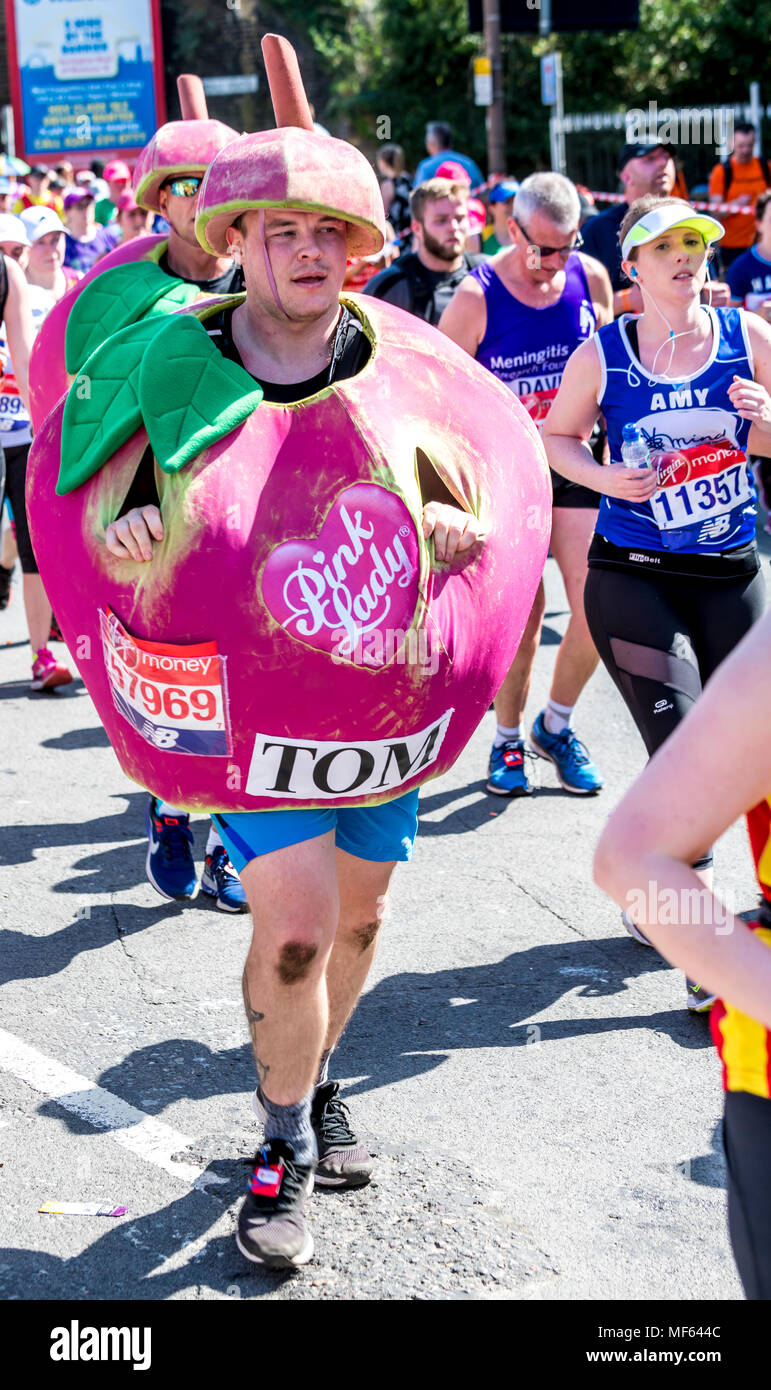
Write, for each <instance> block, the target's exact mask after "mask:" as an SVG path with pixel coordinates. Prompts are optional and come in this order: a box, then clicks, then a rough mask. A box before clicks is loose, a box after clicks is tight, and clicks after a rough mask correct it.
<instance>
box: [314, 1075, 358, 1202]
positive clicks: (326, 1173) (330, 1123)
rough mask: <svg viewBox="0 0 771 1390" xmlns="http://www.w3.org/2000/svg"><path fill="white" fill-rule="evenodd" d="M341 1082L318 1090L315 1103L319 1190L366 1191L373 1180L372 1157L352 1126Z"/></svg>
mask: <svg viewBox="0 0 771 1390" xmlns="http://www.w3.org/2000/svg"><path fill="white" fill-rule="evenodd" d="M339 1090H340V1085H339V1082H337V1081H325V1082H324V1083H323V1085H321V1086H317V1087H316V1094H315V1095H314V1097H313V1100H312V1101H311V1124H312V1125H313V1132H314V1134H315V1135H316V1143H317V1145H318V1150H319V1161H318V1165H317V1167H316V1186H317V1187H364V1185H365V1183H368V1182H369V1180H370V1178H371V1177H372V1155H371V1154H370V1153H368V1152H367V1150H366V1149H365V1147H364V1145H363V1144H360V1143H359V1141H358V1139H357V1138H356V1135H355V1134H354V1132H353V1130H352V1129H351V1126H350V1124H349V1123H348V1106H347V1105H344V1104H343V1102H342V1101H341V1099H340V1097H339V1095H338V1092H339Z"/></svg>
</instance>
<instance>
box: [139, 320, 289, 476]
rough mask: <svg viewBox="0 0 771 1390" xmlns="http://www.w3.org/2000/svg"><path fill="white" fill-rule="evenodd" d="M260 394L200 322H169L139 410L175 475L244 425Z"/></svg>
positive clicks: (150, 349) (147, 368)
mask: <svg viewBox="0 0 771 1390" xmlns="http://www.w3.org/2000/svg"><path fill="white" fill-rule="evenodd" d="M262 394H263V393H262V387H261V386H259V385H258V384H257V382H256V381H255V380H254V378H253V377H251V376H250V375H249V373H248V372H247V371H245V370H244V368H243V367H240V366H239V365H238V363H237V362H231V361H229V360H228V359H227V358H226V357H223V356H222V354H221V353H220V352H219V351H218V350H217V348H216V347H215V346H214V344H213V343H212V341H211V339H210V338H209V335H208V333H207V332H206V329H205V328H204V327H203V326H202V324H200V323H199V322H198V320H197V318H195V317H193V316H192V315H188V314H185V315H182V314H180V315H178V316H174V317H173V318H170V319H167V320H166V321H165V322H164V323H162V326H161V330H160V332H159V333H158V334H157V335H156V336H155V337H154V338H153V339H152V341H151V342H150V343H149V344H148V346H147V349H146V351H145V355H144V358H143V360H142V365H141V369H140V373H139V405H140V408H141V412H142V418H143V420H144V422H145V425H146V427H147V433H148V435H149V437H150V444H151V446H152V450H153V453H154V454H155V457H156V458H157V460H158V464H159V466H160V467H161V468H162V469H163V471H164V472H165V473H176V472H177V471H178V470H179V469H180V468H182V467H183V466H184V465H185V464H186V463H189V462H190V460H191V459H194V458H196V457H197V455H198V454H201V453H203V450H204V449H207V448H208V447H209V445H211V444H216V442H217V440H218V439H222V438H223V437H224V436H225V435H226V434H230V432H231V430H234V429H236V428H237V426H238V425H241V424H243V422H244V420H246V419H248V417H249V416H250V415H251V413H252V411H253V410H256V408H257V406H258V405H259V404H260V401H261V400H262Z"/></svg>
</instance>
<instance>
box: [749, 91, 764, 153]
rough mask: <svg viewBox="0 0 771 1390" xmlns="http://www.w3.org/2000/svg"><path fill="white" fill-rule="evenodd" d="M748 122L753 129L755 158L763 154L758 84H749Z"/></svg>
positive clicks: (761, 116)
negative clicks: (750, 122)
mask: <svg viewBox="0 0 771 1390" xmlns="http://www.w3.org/2000/svg"><path fill="white" fill-rule="evenodd" d="M750 120H751V121H752V124H753V125H754V127H755V151H754V152H755V156H756V158H757V157H758V156H759V155H761V154H762V153H763V111H762V108H761V105H760V83H759V82H751V83H750Z"/></svg>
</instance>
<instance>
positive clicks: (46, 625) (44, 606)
mask: <svg viewBox="0 0 771 1390" xmlns="http://www.w3.org/2000/svg"><path fill="white" fill-rule="evenodd" d="M23 585H24V611H25V613H26V615H27V628H28V630H29V644H30V646H31V648H32V654H33V656H36V655H37V653H38V652H39V651H40V648H41V647H47V646H48V634H49V632H50V631H51V605H50V603H49V602H48V599H47V598H46V592H45V589H44V588H43V581H42V579H41V578H40V575H39V574H25V575H24V579H23Z"/></svg>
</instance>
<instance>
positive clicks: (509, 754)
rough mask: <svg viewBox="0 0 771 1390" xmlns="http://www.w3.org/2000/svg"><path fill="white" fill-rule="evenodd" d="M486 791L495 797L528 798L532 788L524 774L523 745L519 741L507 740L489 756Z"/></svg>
mask: <svg viewBox="0 0 771 1390" xmlns="http://www.w3.org/2000/svg"><path fill="white" fill-rule="evenodd" d="M487 790H488V791H489V792H495V795H496V796H529V795H530V793H531V792H532V790H533V788H532V787H531V785H530V783H529V781H528V780H527V773H526V772H525V745H524V743H523V742H522V740H521V739H513V738H510V739H507V741H506V743H502V744H501V746H500V747H499V748H495V747H493V751H492V753H491V754H490V772H489V775H488V779H487Z"/></svg>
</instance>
